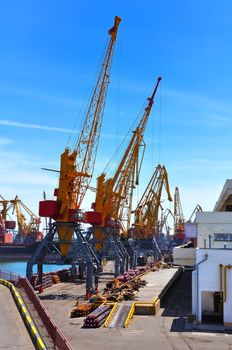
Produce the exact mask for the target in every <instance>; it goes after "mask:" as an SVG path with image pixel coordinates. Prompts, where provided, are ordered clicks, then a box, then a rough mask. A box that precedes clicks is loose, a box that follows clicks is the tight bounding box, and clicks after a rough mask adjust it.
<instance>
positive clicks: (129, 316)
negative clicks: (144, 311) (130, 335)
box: [123, 302, 135, 328]
mask: <svg viewBox="0 0 232 350" xmlns="http://www.w3.org/2000/svg"><path fill="white" fill-rule="evenodd" d="M134 312H135V302H133V304H132V305H131V308H130V311H129V313H128V315H127V318H126V321H125V323H124V325H123V327H124V328H126V327H127V326H128V324H129V323H130V320H131V319H132V317H133V315H134Z"/></svg>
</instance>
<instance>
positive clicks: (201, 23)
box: [0, 0, 232, 218]
mask: <svg viewBox="0 0 232 350" xmlns="http://www.w3.org/2000/svg"><path fill="white" fill-rule="evenodd" d="M231 13H232V3H231V1H229V0H227V1H226V0H225V1H221V2H220V3H219V2H218V1H215V0H211V1H209V0H204V1H198V0H194V1H193V0H188V1H186V0H185V1H184V0H183V1H181V0H179V1H178V0H176V1H171V0H166V1H165V0H162V1H161V0H159V1H158V0H157V1H152V0H151V1H149V0H144V1H137V0H134V1H131V0H124V1H121V0H118V1H115V2H109V1H105V0H101V1H71V0H70V1H66V2H64V1H43V0H41V1H38V2H35V1H33V2H32V1H23V0H22V1H20V2H19V1H1V4H0V45H1V54H0V130H1V132H0V156H1V157H0V159H1V162H0V183H1V186H0V193H1V194H2V195H3V196H4V197H6V198H9V199H11V198H12V197H14V196H15V195H16V194H17V195H18V196H19V197H20V198H21V199H22V200H23V201H24V202H25V203H26V204H28V205H29V206H30V207H31V209H32V210H34V211H35V212H38V202H39V200H40V199H42V192H43V190H46V192H47V195H48V197H52V193H53V188H54V187H56V185H57V176H56V175H55V174H53V173H47V172H44V171H42V170H41V167H48V168H54V169H58V168H59V156H60V154H61V153H62V151H63V150H64V148H65V146H66V144H67V140H68V138H69V135H70V130H72V128H73V125H74V123H75V121H76V120H77V124H78V123H79V120H80V117H79V116H80V110H81V107H82V105H83V103H85V104H86V103H87V101H88V96H89V92H90V90H91V88H92V86H93V81H94V77H95V76H96V74H97V73H98V71H99V60H100V57H101V55H102V54H103V52H104V48H105V46H106V42H107V39H108V35H107V30H108V29H109V28H110V27H111V26H112V24H113V19H114V16H115V15H119V16H121V17H122V22H121V25H120V28H119V36H118V41H117V44H116V52H115V57H114V63H113V69H112V75H111V84H110V86H109V92H108V99H107V102H106V108H105V114H104V120H103V125H102V137H101V140H100V145H99V153H98V157H97V162H96V168H95V177H96V176H97V175H98V174H99V173H100V172H101V171H102V170H103V169H104V167H105V165H106V163H107V162H108V160H109V158H110V157H111V156H112V154H113V152H114V150H115V148H116V146H117V145H118V144H119V142H120V140H121V138H122V137H123V136H124V135H125V134H126V131H127V130H128V129H129V128H130V126H131V124H132V122H133V121H134V120H135V118H136V117H137V116H138V113H139V111H140V110H141V108H142V106H143V104H144V102H145V101H146V98H147V97H148V96H149V95H150V94H151V92H152V89H153V87H154V85H155V83H156V79H157V77H158V76H162V78H163V80H162V83H161V87H160V89H159V91H158V93H157V99H156V105H155V106H154V108H153V111H152V113H151V117H150V120H149V124H148V128H147V131H146V134H145V139H146V144H147V150H146V155H145V159H144V163H143V170H142V174H141V181H140V186H139V188H138V190H136V192H135V202H136V200H138V197H139V196H140V195H141V194H142V192H143V190H144V188H145V186H146V183H147V182H148V181H149V179H150V177H151V175H152V173H153V170H154V167H155V166H156V165H157V164H158V163H159V162H160V163H161V164H163V165H165V166H166V168H167V170H168V173H169V182H170V186H171V189H172V192H174V188H175V187H176V186H178V187H179V189H180V195H181V199H182V206H183V209H184V214H185V216H186V218H188V217H189V216H190V214H191V212H192V210H193V209H194V207H195V205H196V204H197V203H199V204H200V205H201V206H202V207H203V209H204V210H212V209H213V207H214V204H215V201H216V200H217V198H218V196H219V194H220V191H221V189H222V187H223V185H224V182H225V180H226V179H227V178H231V174H232V164H231V159H232V147H231V126H232V116H231V113H232V102H231V101H232V89H231V76H232V65H231V57H232V41H231V37H232V21H231ZM79 125H80V124H79ZM99 155H100V156H99ZM95 177H94V179H93V182H92V185H93V186H95ZM91 197H92V194H91V193H90V194H88V196H87V198H86V201H85V203H84V207H86V208H87V207H89V205H90V202H91ZM164 198H165V195H164ZM166 202H167V201H166ZM166 202H165V204H164V206H167V207H170V208H171V206H170V205H169V204H168V203H166Z"/></svg>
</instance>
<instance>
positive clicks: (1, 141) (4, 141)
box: [0, 138, 13, 145]
mask: <svg viewBox="0 0 232 350" xmlns="http://www.w3.org/2000/svg"><path fill="white" fill-rule="evenodd" d="M12 142H13V141H12V140H10V139H7V138H0V145H9V144H10V143H12Z"/></svg>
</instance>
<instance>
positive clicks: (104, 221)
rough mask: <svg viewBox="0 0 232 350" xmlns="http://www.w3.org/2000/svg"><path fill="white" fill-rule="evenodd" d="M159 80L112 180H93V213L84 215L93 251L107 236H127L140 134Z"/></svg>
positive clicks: (136, 181) (142, 142) (98, 247)
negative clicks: (92, 227) (95, 182)
mask: <svg viewBox="0 0 232 350" xmlns="http://www.w3.org/2000/svg"><path fill="white" fill-rule="evenodd" d="M160 80H161V78H160V77H159V78H158V80H157V83H156V86H155V89H154V91H153V93H152V95H151V97H150V98H148V104H147V106H146V108H145V110H144V113H143V115H142V118H141V119H140V121H139V124H138V126H137V127H136V129H135V130H134V131H133V135H132V137H131V140H130V142H129V144H128V146H127V148H126V151H125V153H124V155H123V157H122V159H121V162H120V164H119V166H118V167H117V170H116V171H115V173H114V176H113V177H112V178H109V179H105V178H106V174H105V173H102V174H101V175H100V176H99V177H98V179H97V191H96V198H95V203H94V204H93V207H94V211H90V212H86V218H87V219H86V221H87V222H89V223H91V224H92V225H93V226H94V238H95V241H96V244H95V248H96V250H97V251H99V250H100V249H101V248H102V247H103V244H102V243H101V242H102V241H104V240H105V239H106V234H107V233H111V232H112V233H117V234H118V235H121V236H123V237H126V236H127V231H128V229H129V226H130V216H131V207H132V199H133V191H134V188H135V185H137V184H138V178H139V173H140V169H141V164H142V160H143V156H142V157H141V161H140V159H139V158H140V157H139V156H140V148H141V147H142V146H143V147H144V146H145V143H144V139H143V136H144V132H145V128H146V125H147V121H148V118H149V115H150V112H151V109H152V105H153V103H154V97H155V94H156V91H157V89H158V86H159V83H160Z"/></svg>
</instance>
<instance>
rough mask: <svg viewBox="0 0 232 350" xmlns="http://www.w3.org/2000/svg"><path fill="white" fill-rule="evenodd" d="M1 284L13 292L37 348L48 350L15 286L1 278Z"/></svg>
mask: <svg viewBox="0 0 232 350" xmlns="http://www.w3.org/2000/svg"><path fill="white" fill-rule="evenodd" d="M0 283H1V284H3V285H4V286H6V287H8V288H9V289H10V290H11V293H12V296H13V298H14V300H15V302H16V305H17V306H18V309H19V312H20V314H21V316H22V318H23V319H24V320H25V322H26V325H27V328H28V330H29V332H30V333H31V335H32V337H33V340H35V342H36V346H37V349H38V350H47V348H46V346H45V345H44V343H43V341H42V339H41V337H40V335H39V333H38V331H37V329H36V327H35V325H34V323H33V321H32V319H31V317H30V315H29V312H28V310H27V308H26V306H25V305H24V303H23V301H22V298H21V297H20V295H19V293H18V292H17V290H16V288H15V286H14V285H13V284H12V283H10V282H8V281H6V280H3V279H1V278H0Z"/></svg>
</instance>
